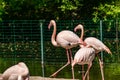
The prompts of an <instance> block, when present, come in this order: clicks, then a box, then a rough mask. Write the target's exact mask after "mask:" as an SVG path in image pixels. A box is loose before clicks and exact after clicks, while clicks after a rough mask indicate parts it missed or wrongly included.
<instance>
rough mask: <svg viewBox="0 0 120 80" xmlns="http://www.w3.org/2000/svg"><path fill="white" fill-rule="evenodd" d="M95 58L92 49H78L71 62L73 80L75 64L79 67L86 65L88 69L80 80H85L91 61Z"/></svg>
mask: <svg viewBox="0 0 120 80" xmlns="http://www.w3.org/2000/svg"><path fill="white" fill-rule="evenodd" d="M94 58H95V49H94V48H92V47H89V48H88V47H82V48H80V49H79V50H78V51H77V52H76V54H75V56H74V60H73V62H72V76H73V80H74V66H75V64H80V65H85V64H88V69H87V71H86V73H85V76H82V80H85V79H86V76H87V75H88V73H89V70H90V68H91V66H92V61H93V60H94Z"/></svg>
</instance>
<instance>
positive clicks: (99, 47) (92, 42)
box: [74, 24, 112, 80]
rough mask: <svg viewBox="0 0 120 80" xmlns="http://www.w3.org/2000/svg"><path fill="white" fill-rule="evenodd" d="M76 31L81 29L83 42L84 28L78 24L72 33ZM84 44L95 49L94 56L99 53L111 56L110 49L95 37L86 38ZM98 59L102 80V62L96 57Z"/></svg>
mask: <svg viewBox="0 0 120 80" xmlns="http://www.w3.org/2000/svg"><path fill="white" fill-rule="evenodd" d="M78 29H81V39H82V40H83V35H84V28H83V26H82V25H81V24H79V25H77V26H76V27H75V28H74V31H77V30H78ZM85 44H86V47H89V46H92V47H93V48H94V49H95V53H96V54H98V53H99V52H101V51H106V52H107V53H109V54H112V53H111V51H110V49H109V48H108V47H107V46H106V45H105V44H104V43H103V42H101V41H100V40H99V39H97V38H95V37H88V38H86V39H85V40H84V45H85ZM81 47H82V46H81ZM97 56H98V55H97ZM98 58H99V63H100V69H101V75H102V80H104V73H103V61H101V59H100V57H99V56H98Z"/></svg>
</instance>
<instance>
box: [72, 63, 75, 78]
mask: <svg viewBox="0 0 120 80" xmlns="http://www.w3.org/2000/svg"><path fill="white" fill-rule="evenodd" d="M74 65H75V62H73V63H72V77H73V80H74V79H75V76H74V75H75V74H74Z"/></svg>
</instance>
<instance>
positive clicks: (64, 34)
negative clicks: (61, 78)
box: [48, 20, 84, 77]
mask: <svg viewBox="0 0 120 80" xmlns="http://www.w3.org/2000/svg"><path fill="white" fill-rule="evenodd" d="M51 26H53V27H54V30H53V33H52V36H51V42H52V44H53V45H54V46H56V47H59V46H61V47H63V48H65V49H66V53H67V59H68V62H67V63H66V64H65V65H64V66H63V67H61V68H60V69H59V70H57V71H56V72H55V73H53V74H52V75H51V76H50V77H55V76H56V74H57V73H58V72H59V71H61V70H62V69H63V68H65V67H66V66H68V65H69V64H70V63H71V60H72V53H71V50H70V49H71V48H73V47H76V46H78V45H79V44H84V43H83V41H82V40H81V39H80V38H79V37H78V36H77V35H76V34H75V33H73V32H72V31H69V30H63V31H61V32H59V33H58V34H57V36H56V30H57V28H56V22H55V21H54V20H51V21H50V23H49V25H48V29H50V28H51ZM55 38H56V39H55ZM68 51H69V52H68Z"/></svg>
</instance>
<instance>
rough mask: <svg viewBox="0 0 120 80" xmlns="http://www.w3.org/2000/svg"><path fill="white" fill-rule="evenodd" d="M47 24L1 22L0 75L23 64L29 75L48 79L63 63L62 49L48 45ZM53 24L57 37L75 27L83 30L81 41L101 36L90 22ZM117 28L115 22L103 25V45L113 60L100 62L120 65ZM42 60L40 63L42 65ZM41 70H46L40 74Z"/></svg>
mask: <svg viewBox="0 0 120 80" xmlns="http://www.w3.org/2000/svg"><path fill="white" fill-rule="evenodd" d="M41 24H42V29H43V30H42V31H41V27H40V26H41ZM48 24H49V21H48V20H5V21H2V22H0V45H1V46H0V64H1V65H3V67H1V72H3V71H4V70H5V69H6V68H7V67H8V66H10V65H13V64H15V63H17V62H19V61H24V62H26V63H27V64H28V67H29V68H30V72H31V75H41V76H43V74H45V76H49V75H50V74H51V73H52V72H53V71H55V69H58V67H59V66H61V65H62V64H65V63H66V61H67V59H66V54H65V53H66V52H65V49H63V48H61V47H54V46H53V45H52V44H51V35H52V31H53V27H52V28H51V29H50V30H49V29H48V28H47V26H48ZM56 24H57V33H59V32H60V31H62V30H71V31H73V29H74V27H75V26H76V25H78V24H82V25H83V26H84V30H85V33H84V39H85V38H86V37H90V36H93V37H96V38H98V39H100V36H101V34H100V22H97V23H94V22H93V21H92V20H56ZM119 25H120V22H119V21H118V23H117V26H116V21H114V20H109V21H102V39H103V42H104V43H105V44H106V45H107V46H108V47H109V48H110V49H111V51H112V53H113V55H112V56H109V55H108V54H105V56H104V57H103V58H105V59H104V62H106V63H110V62H119V51H120V49H119V47H120V45H119V39H120V35H119V34H120V27H119ZM116 27H117V30H116ZM41 32H42V33H41ZM41 34H43V35H42V36H43V37H42V38H43V42H42V43H43V45H41V40H42V39H41ZM76 34H77V35H80V34H81V32H80V31H78V32H76ZM113 45H114V46H113ZM41 46H42V47H43V56H41V54H42V51H41V50H42V49H41V48H42V47H41ZM78 49H79V47H76V48H73V49H72V53H73V54H72V55H73V56H74V54H75V52H76V51H77V50H78ZM104 53H106V52H104ZM41 58H43V59H41ZM41 60H43V62H42V63H41ZM41 65H43V66H41ZM56 65H58V66H56ZM43 67H44V68H43ZM48 67H49V68H48ZM42 69H45V70H43V71H42ZM67 70H68V69H67ZM42 72H44V73H42ZM48 72H49V73H48ZM61 75H62V74H61ZM63 76H64V75H63ZM66 76H68V75H66Z"/></svg>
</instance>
